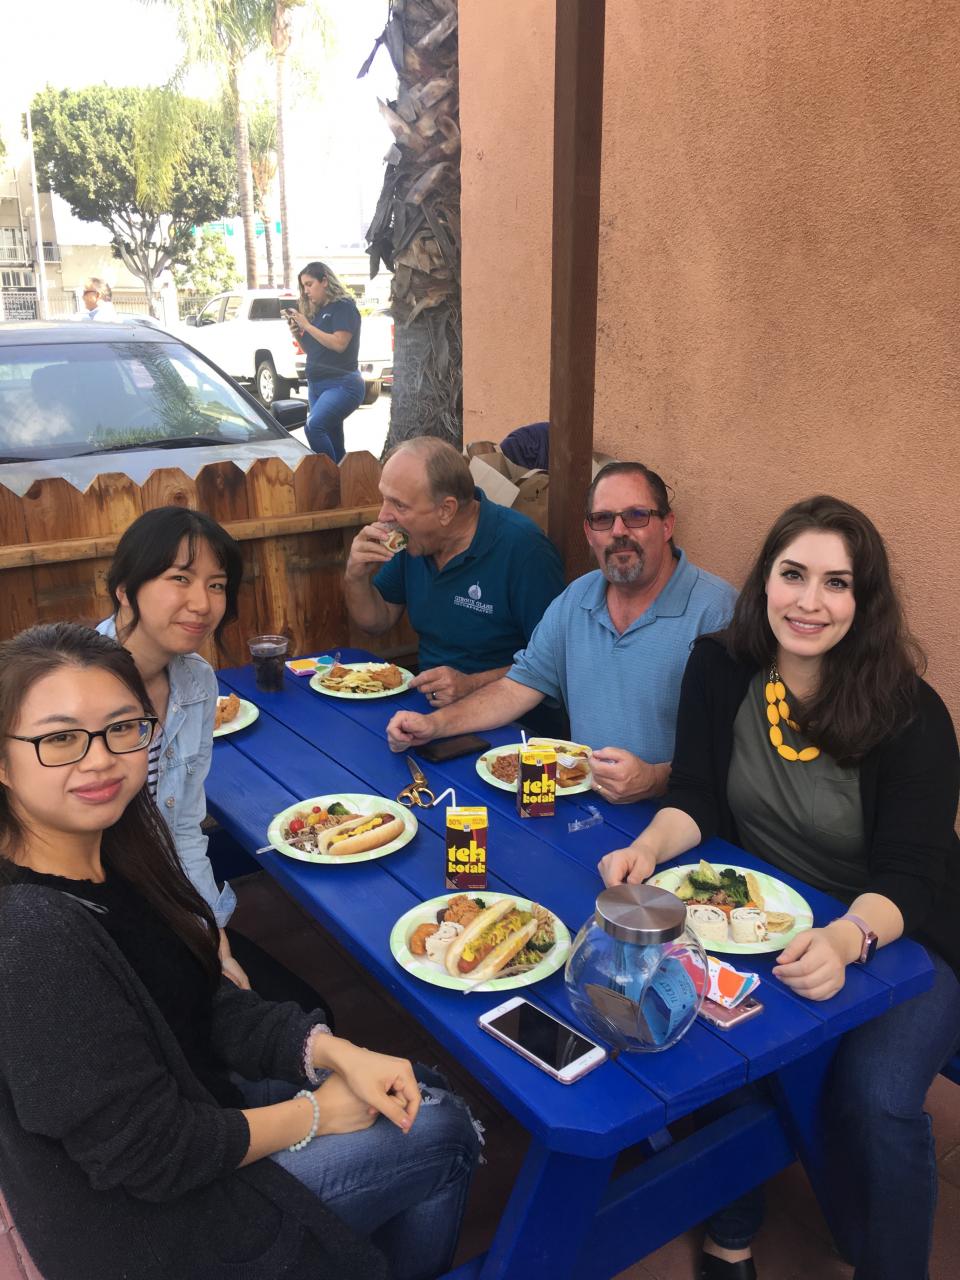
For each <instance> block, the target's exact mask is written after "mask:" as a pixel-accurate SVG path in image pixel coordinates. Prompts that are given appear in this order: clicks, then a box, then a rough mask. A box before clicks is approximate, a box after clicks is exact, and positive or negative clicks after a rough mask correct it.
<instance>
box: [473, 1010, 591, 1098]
mask: <svg viewBox="0 0 960 1280" xmlns="http://www.w3.org/2000/svg"><path fill="white" fill-rule="evenodd" d="M477 1024H478V1025H479V1026H480V1027H481V1028H482V1029H483V1030H484V1031H487V1032H489V1034H490V1035H492V1036H494V1037H495V1038H496V1039H497V1040H499V1041H500V1042H501V1044H505V1045H507V1046H508V1047H509V1048H511V1049H513V1050H514V1051H515V1052H516V1053H519V1054H520V1056H521V1057H522V1058H526V1060H527V1061H528V1062H532V1063H533V1065H534V1066H535V1067H539V1068H540V1070H541V1071H546V1073H547V1075H550V1076H553V1078H554V1080H559V1081H560V1083H561V1084H573V1082H574V1081H575V1080H579V1079H580V1077H581V1076H585V1075H586V1074H587V1072H588V1071H592V1070H593V1068H594V1067H599V1066H600V1063H601V1062H605V1061H606V1058H607V1051H606V1049H602V1048H601V1047H600V1045H598V1044H594V1042H593V1041H592V1040H588V1039H587V1038H586V1036H582V1035H581V1034H580V1032H579V1031H574V1029H573V1027H568V1026H567V1024H566V1023H565V1022H561V1021H560V1019H559V1018H555V1017H553V1015H552V1014H549V1013H546V1012H545V1011H544V1010H543V1009H540V1008H538V1007H537V1006H536V1005H535V1004H531V1003H530V1001H529V1000H525V999H524V998H523V996H514V997H513V998H512V999H511V1000H506V1001H505V1002H504V1003H503V1004H500V1005H497V1007H496V1008H495V1009H491V1010H489V1012H488V1013H482V1014H481V1015H480V1017H479V1018H478V1019H477Z"/></svg>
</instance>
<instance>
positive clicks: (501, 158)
mask: <svg viewBox="0 0 960 1280" xmlns="http://www.w3.org/2000/svg"><path fill="white" fill-rule="evenodd" d="M553 41H554V29H553V8H552V5H551V4H549V3H546V2H545V0H522V3H519V4H518V3H517V0H460V125H461V129H462V130H463V157H462V161H461V174H462V197H461V206H462V215H461V216H462V233H463V274H462V279H463V325H464V335H465V339H466V340H465V343H464V352H463V376H464V437H465V439H467V440H502V439H503V437H504V436H505V435H506V434H507V433H508V432H509V431H512V430H513V428H514V427H518V426H522V425H523V424H524V423H527V422H543V421H544V420H545V419H546V418H547V416H548V408H549V403H550V374H549V366H550V258H551V239H552V227H551V218H552V214H553V189H552V184H553Z"/></svg>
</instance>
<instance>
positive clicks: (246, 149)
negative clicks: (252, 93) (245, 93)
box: [229, 66, 257, 289]
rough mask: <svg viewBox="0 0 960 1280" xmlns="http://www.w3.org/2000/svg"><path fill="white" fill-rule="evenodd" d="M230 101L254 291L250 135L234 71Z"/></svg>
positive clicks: (249, 283) (249, 278)
mask: <svg viewBox="0 0 960 1280" xmlns="http://www.w3.org/2000/svg"><path fill="white" fill-rule="evenodd" d="M229 83H230V99H231V106H232V108H233V132H234V139H235V141H236V147H237V186H238V189H239V192H240V219H241V221H242V222H243V253H244V259H245V262H246V269H247V288H248V289H256V287H257V233H256V228H255V227H254V223H253V176H252V174H251V172H250V134H249V132H248V128H247V111H246V107H245V106H244V105H243V99H242V98H241V97H240V86H239V84H238V81H237V68H236V67H235V66H233V67H231V68H230V81H229Z"/></svg>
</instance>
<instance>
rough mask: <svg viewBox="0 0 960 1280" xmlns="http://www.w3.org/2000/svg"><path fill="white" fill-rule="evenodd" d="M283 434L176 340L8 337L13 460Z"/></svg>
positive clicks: (3, 391)
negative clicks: (18, 342)
mask: <svg viewBox="0 0 960 1280" xmlns="http://www.w3.org/2000/svg"><path fill="white" fill-rule="evenodd" d="M278 438H280V439H283V438H285V436H284V432H283V431H282V430H281V429H280V428H279V427H277V426H275V425H273V424H272V423H270V422H268V421H265V420H264V419H263V418H261V417H260V416H259V414H258V413H257V411H256V410H255V409H254V408H252V406H251V405H249V404H248V403H247V402H246V401H245V400H244V399H243V398H242V396H240V395H239V394H238V393H237V392H236V390H235V389H234V388H233V387H231V386H230V384H229V383H228V382H226V381H225V379H224V378H222V377H221V376H220V375H219V374H218V373H217V372H216V371H215V370H214V369H212V368H211V367H210V365H208V364H206V363H204V361H202V360H201V359H200V358H199V357H198V356H196V355H194V353H193V352H192V351H190V350H189V349H188V348H186V347H184V346H181V345H180V344H179V343H178V342H176V341H174V340H172V339H171V341H170V342H122V341H113V342H111V341H104V342H102V343H101V342H97V343H91V342H77V343H66V342H58V343H52V342H51V343H41V342H38V343H36V344H31V345H29V346H4V345H3V344H2V343H0V456H3V457H4V458H5V459H8V460H9V459H12V458H15V457H17V458H38V459H39V458H65V457H70V456H72V455H75V454H79V453H91V452H104V453H108V452H110V451H111V450H113V449H138V448H143V449H149V448H150V447H151V446H154V445H158V444H159V445H161V446H162V444H163V442H164V441H169V442H173V441H177V442H178V443H181V444H183V445H184V446H189V445H190V444H192V443H194V442H195V443H196V444H198V445H200V444H210V443H223V444H238V443H244V444H246V443H256V442H258V441H264V442H266V441H271V440H276V439H278Z"/></svg>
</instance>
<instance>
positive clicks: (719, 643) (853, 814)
mask: <svg viewBox="0 0 960 1280" xmlns="http://www.w3.org/2000/svg"><path fill="white" fill-rule="evenodd" d="M922 665H923V660H922V656H921V654H920V651H919V649H918V647H917V645H916V643H915V642H914V641H913V640H912V638H911V637H910V635H909V632H908V631H907V628H906V625H905V622H904V619H903V612H902V609H901V606H900V602H899V600H898V598H897V593H896V591H895V589H894V586H893V582H892V578H891V574H890V566H889V563H888V559H887V553H886V549H885V547H884V544H883V540H882V538H881V537H880V534H879V533H878V532H877V530H876V528H875V526H874V525H873V523H872V522H871V521H870V520H869V519H868V518H867V516H865V515H864V514H863V512H861V511H858V510H857V508H856V507H852V506H850V505H849V504H848V503H846V502H842V501H840V500H839V499H837V498H831V497H826V496H820V497H815V498H810V499H809V500H807V501H805V502H799V503H797V504H796V505H795V506H792V507H790V508H789V509H788V510H787V511H785V512H784V513H783V514H782V515H781V516H780V517H779V519H778V520H777V521H776V522H775V523H774V525H773V528H772V529H771V530H770V533H769V534H768V535H767V538H766V540H765V541H764V544H763V547H762V549H761V551H760V554H759V556H758V557H757V559H756V561H755V563H754V565H753V568H752V569H751V571H750V573H749V575H748V577H747V581H746V583H745V585H744V588H743V591H742V593H741V595H740V597H739V600H738V601H737V605H736V609H735V611H734V616H733V620H732V622H731V625H730V627H729V629H728V630H727V631H726V632H724V633H722V634H720V635H715V636H706V637H703V638H701V639H700V640H699V641H697V643H696V645H695V646H694V649H693V652H692V654H691V657H690V660H689V662H688V664H687V669H686V673H685V676H684V681H683V687H682V692H681V697H680V708H679V712H678V720H677V744H676V751H675V754H674V759H673V771H672V774H671V778H670V785H669V790H668V792H667V795H666V797H665V799H664V802H663V807H662V808H661V810H660V812H659V813H658V814H657V815H656V817H655V818H654V819H653V821H652V822H651V823H650V825H649V826H648V827H647V828H646V830H645V831H643V832H641V834H640V835H639V836H638V837H637V839H636V840H635V841H634V842H633V844H632V845H631V846H630V847H629V848H627V849H618V850H615V851H614V852H612V853H609V854H607V856H606V857H605V858H604V859H603V860H602V862H601V864H600V870H601V874H602V875H603V878H604V880H605V881H606V882H607V883H608V884H617V883H620V882H622V881H624V880H628V881H631V882H634V883H637V882H639V881H642V880H645V879H646V878H647V877H648V876H649V875H650V874H651V873H652V872H653V870H654V868H655V866H656V865H657V863H658V862H663V861H666V860H667V859H669V858H673V857H675V856H676V855H677V854H680V853H684V852H685V851H686V850H688V849H691V848H693V847H694V846H695V845H697V844H699V842H700V841H701V840H703V839H707V838H709V837H710V836H713V835H719V836H721V837H723V838H724V839H726V840H729V841H731V842H732V843H734V844H737V845H739V846H740V847H742V848H744V849H747V850H749V851H751V852H753V853H756V854H757V855H758V856H760V857H762V858H764V859H765V860H767V861H768V862H771V863H772V864H773V865H774V866H775V867H780V868H782V869H783V870H784V871H787V872H789V873H790V874H791V875H793V876H796V877H798V878H799V879H801V880H804V881H806V882H807V883H809V884H811V885H813V886H814V887H815V888H817V889H821V890H823V891H825V892H827V893H830V894H832V895H833V896H834V897H836V898H839V899H840V900H841V901H842V902H844V903H845V904H846V905H847V908H848V910H847V912H846V914H844V915H842V916H841V917H840V918H839V919H837V920H835V921H833V922H832V923H831V924H828V925H827V926H826V927H824V928H817V929H811V930H809V931H807V932H805V933H800V934H798V935H797V936H796V937H795V938H794V939H793V940H792V941H791V942H790V943H788V945H787V946H786V947H785V948H784V949H783V950H782V951H781V952H780V954H779V956H778V959H777V964H776V967H775V970H774V973H775V976H776V977H777V978H778V979H779V980H780V981H781V982H783V983H784V985H786V986H787V987H789V988H790V989H791V990H793V991H795V992H797V993H798V994H800V995H803V996H806V997H807V998H808V999H811V1000H825V999H828V998H829V997H830V996H832V995H834V994H836V992H837V991H839V990H840V989H841V987H842V986H843V983H844V975H845V972H846V968H847V966H848V965H850V964H856V963H864V964H867V965H869V963H870V960H871V959H872V956H873V954H874V952H875V950H876V948H877V947H878V946H881V947H882V946H885V945H886V944H887V943H890V942H893V941H894V940H895V939H897V938H899V937H901V936H906V937H912V938H916V939H917V940H919V941H920V942H922V943H923V944H924V946H925V947H926V948H927V950H928V952H929V955H930V958H931V960H932V962H933V966H934V970H935V977H934V984H933V987H932V989H931V990H929V991H928V992H926V993H925V994H923V995H920V996H916V997H915V998H914V999H912V1000H909V1001H906V1002H905V1003H904V1004H901V1005H898V1006H897V1007H896V1008H895V1009H892V1010H890V1011H889V1012H888V1013H886V1014H884V1015H883V1016H882V1017H880V1018H877V1019H875V1020H874V1021H872V1022H869V1023H867V1024H866V1025H864V1026H862V1027H859V1028H857V1029H856V1030H854V1031H851V1032H849V1033H848V1034H847V1035H846V1036H845V1037H844V1039H843V1040H842V1041H841V1044H840V1048H839V1050H838V1054H837V1058H836V1061H835V1064H834V1074H833V1079H832V1082H831V1084H830V1087H829V1088H828V1090H827V1093H826V1099H827V1115H826V1116H825V1140H826V1141H827V1143H828V1148H829V1149H830V1150H831V1152H832V1155H833V1160H832V1169H833V1174H834V1176H835V1178H836V1188H837V1190H836V1195H835V1197H834V1205H833V1207H834V1209H835V1211H836V1216H837V1221H838V1224H839V1229H840V1231H841V1232H842V1237H841V1239H840V1240H839V1244H840V1245H841V1247H842V1249H843V1251H844V1253H845V1254H846V1256H847V1257H849V1258H850V1260H851V1261H853V1262H854V1263H855V1265H856V1272H855V1275H856V1277H857V1280H905V1277H917V1278H918V1280H919V1277H921V1276H925V1275H926V1274H927V1262H928V1256H929V1251H930V1240H931V1231H932V1224H933V1214H934V1207H935V1197H936V1183H937V1177H936V1165H935V1160H934V1149H933V1139H932V1135H931V1132H930V1122H929V1118H928V1117H927V1116H926V1114H925V1113H924V1110H923V1104H924V1098H925V1095H926V1092H927V1089H928V1087H929V1085H930V1084H931V1082H932V1081H933V1079H934V1078H935V1077H936V1075H937V1073H938V1072H939V1071H940V1069H941V1068H942V1066H943V1065H944V1063H945V1062H946V1061H947V1060H948V1059H949V1058H950V1057H951V1055H952V1054H953V1053H955V1052H956V1051H957V1048H958V1045H960V980H958V972H960V933H958V931H957V928H956V923H955V919H954V915H953V910H952V907H951V904H950V901H949V899H948V898H947V895H946V894H945V893H944V890H945V888H946V886H947V882H948V874H949V872H950V870H952V869H953V868H955V867H956V865H957V863H956V856H957V851H958V841H957V836H956V833H955V831H954V822H955V819H956V814H957V796H958V787H960V760H958V751H957V739H956V735H955V733H954V729H953V725H952V723H951V720H950V716H949V713H948V712H947V710H946V708H945V707H944V705H943V703H942V702H941V700H940V698H939V697H938V696H937V694H936V693H935V692H934V690H933V689H932V688H930V686H929V685H928V684H926V683H925V681H924V680H922V679H921V678H920V674H919V672H920V671H921V670H922ZM760 1217H761V1203H760V1200H759V1196H758V1195H751V1196H748V1197H746V1198H745V1199H744V1200H742V1201H740V1202H738V1203H737V1205H735V1206H731V1207H730V1208H729V1209H727V1210H725V1211H723V1212H722V1213H720V1214H718V1215H716V1217H715V1218H713V1219H712V1220H711V1221H710V1222H709V1223H708V1226H707V1239H706V1242H705V1245H704V1249H705V1252H704V1255H703V1259H702V1264H701V1265H702V1270H701V1273H700V1274H701V1276H702V1277H705V1278H707V1280H749V1278H752V1277H753V1276H754V1275H755V1274H756V1273H755V1270H754V1265H753V1262H752V1260H751V1257H750V1247H749V1245H750V1240H751V1238H752V1236H753V1234H754V1232H755V1231H756V1229H757V1227H758V1226H759V1223H760Z"/></svg>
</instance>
